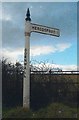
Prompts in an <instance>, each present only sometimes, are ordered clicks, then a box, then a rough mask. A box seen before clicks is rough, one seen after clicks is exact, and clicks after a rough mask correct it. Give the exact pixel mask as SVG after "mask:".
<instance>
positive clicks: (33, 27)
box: [23, 8, 60, 108]
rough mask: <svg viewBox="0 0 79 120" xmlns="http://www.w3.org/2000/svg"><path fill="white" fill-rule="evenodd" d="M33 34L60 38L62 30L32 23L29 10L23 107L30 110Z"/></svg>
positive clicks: (26, 30) (26, 20)
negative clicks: (31, 35)
mask: <svg viewBox="0 0 79 120" xmlns="http://www.w3.org/2000/svg"><path fill="white" fill-rule="evenodd" d="M31 32H37V33H42V34H46V35H52V36H56V37H59V36H60V30H59V29H57V28H51V27H47V26H42V25H38V24H33V23H31V18H30V11H29V8H28V9H27V14H26V18H25V38H26V39H25V50H24V78H23V107H25V108H30V64H29V61H30V34H31Z"/></svg>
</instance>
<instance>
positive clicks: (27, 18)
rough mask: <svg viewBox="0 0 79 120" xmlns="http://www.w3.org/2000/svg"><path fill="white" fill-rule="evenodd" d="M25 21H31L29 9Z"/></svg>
mask: <svg viewBox="0 0 79 120" xmlns="http://www.w3.org/2000/svg"><path fill="white" fill-rule="evenodd" d="M25 20H26V21H31V18H30V11H29V8H28V9H27V13H26V18H25Z"/></svg>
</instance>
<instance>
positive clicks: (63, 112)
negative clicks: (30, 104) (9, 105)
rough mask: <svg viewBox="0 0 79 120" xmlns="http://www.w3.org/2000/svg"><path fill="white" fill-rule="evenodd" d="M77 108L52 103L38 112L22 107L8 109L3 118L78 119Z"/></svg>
mask: <svg viewBox="0 0 79 120" xmlns="http://www.w3.org/2000/svg"><path fill="white" fill-rule="evenodd" d="M77 114H78V113H77V108H71V107H69V106H66V105H64V104H62V103H52V104H50V105H48V106H47V107H45V108H42V109H40V110H38V111H33V110H29V109H26V108H22V107H17V108H13V109H6V111H5V112H4V111H3V118H76V117H77Z"/></svg>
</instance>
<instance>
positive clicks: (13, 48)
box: [0, 2, 77, 70]
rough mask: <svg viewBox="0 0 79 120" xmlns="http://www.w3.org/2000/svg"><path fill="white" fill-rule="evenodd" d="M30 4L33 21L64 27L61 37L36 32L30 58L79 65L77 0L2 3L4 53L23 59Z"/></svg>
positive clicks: (31, 44) (31, 41) (66, 64)
mask: <svg viewBox="0 0 79 120" xmlns="http://www.w3.org/2000/svg"><path fill="white" fill-rule="evenodd" d="M28 7H29V9H30V13H31V19H32V23H37V24H41V25H45V26H49V27H52V28H53V27H54V28H58V29H60V34H61V35H60V37H54V36H48V35H43V34H37V33H32V34H31V37H30V50H31V52H30V59H31V60H33V59H34V60H37V61H46V60H47V61H48V62H49V64H51V63H54V64H55V65H59V66H60V67H63V69H65V68H67V69H69V68H70V69H73V70H74V69H76V65H77V3H76V2H70V3H69V2H56V3H55V2H48V3H46V2H40V3H39V2H34V3H33V2H17V3H16V2H13V3H3V4H2V17H1V15H0V21H1V20H2V41H3V44H2V46H3V55H4V56H6V57H10V59H11V60H12V61H13V62H15V61H16V60H17V61H23V60H24V58H23V55H24V42H25V37H24V27H25V26H24V25H25V14H26V10H27V8H28Z"/></svg>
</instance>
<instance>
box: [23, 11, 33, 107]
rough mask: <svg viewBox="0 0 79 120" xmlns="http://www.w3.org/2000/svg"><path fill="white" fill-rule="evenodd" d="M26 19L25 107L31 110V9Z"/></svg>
mask: <svg viewBox="0 0 79 120" xmlns="http://www.w3.org/2000/svg"><path fill="white" fill-rule="evenodd" d="M26 16H27V18H26V19H25V38H26V39H25V50H24V79H23V107H25V108H30V64H29V61H30V60H29V59H30V32H31V23H30V22H31V19H30V12H29V9H28V10H27V14H26Z"/></svg>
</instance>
